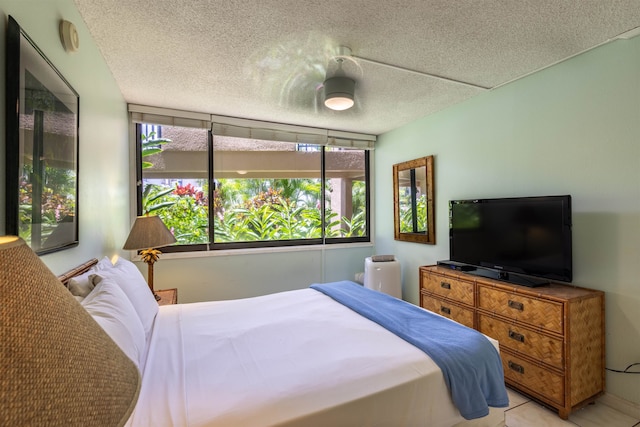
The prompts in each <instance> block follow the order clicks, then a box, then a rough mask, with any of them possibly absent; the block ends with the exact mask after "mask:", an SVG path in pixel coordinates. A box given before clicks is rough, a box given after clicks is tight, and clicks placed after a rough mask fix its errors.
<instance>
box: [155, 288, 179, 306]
mask: <svg viewBox="0 0 640 427" xmlns="http://www.w3.org/2000/svg"><path fill="white" fill-rule="evenodd" d="M156 294H157V295H158V296H159V297H160V299H159V300H158V305H170V304H177V303H178V289H176V288H173V289H161V290H159V291H156Z"/></svg>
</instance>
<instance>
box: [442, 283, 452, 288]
mask: <svg viewBox="0 0 640 427" xmlns="http://www.w3.org/2000/svg"><path fill="white" fill-rule="evenodd" d="M440 287H441V288H444V289H451V283H447V282H440Z"/></svg>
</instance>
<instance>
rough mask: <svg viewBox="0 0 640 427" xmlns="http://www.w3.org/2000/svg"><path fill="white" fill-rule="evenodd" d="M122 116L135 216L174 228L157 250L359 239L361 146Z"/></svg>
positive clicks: (365, 200)
mask: <svg viewBox="0 0 640 427" xmlns="http://www.w3.org/2000/svg"><path fill="white" fill-rule="evenodd" d="M132 117H133V119H134V120H133V121H134V123H135V129H136V140H137V153H138V155H137V159H138V165H137V168H138V177H137V183H138V185H137V193H138V195H137V200H138V214H139V215H142V214H146V213H151V214H156V215H159V216H160V217H161V218H162V220H163V221H164V222H165V224H166V225H167V227H168V228H169V229H170V230H171V231H172V232H173V233H174V235H175V237H176V239H177V241H178V242H177V243H176V245H174V246H172V247H170V248H164V249H163V251H164V252H172V251H173V252H175V251H196V250H209V249H211V250H215V249H232V248H252V247H265V246H289V245H308V244H323V243H343V242H344V243H346V242H359V241H369V234H370V233H369V230H370V220H369V191H370V188H369V152H368V150H366V149H364V148H354V147H340V146H335V145H332V146H329V145H326V144H323V143H322V142H326V141H328V140H329V139H328V138H327V136H326V135H320V136H318V135H314V134H310V135H306V134H300V133H296V134H295V136H292V135H291V133H290V132H285V133H284V134H283V133H282V132H279V131H264V130H262V131H256V130H255V129H250V128H247V127H239V126H223V125H217V124H216V123H214V124H213V126H211V127H209V126H207V127H205V126H203V124H204V123H203V122H198V121H196V122H194V123H192V122H184V121H182V122H180V124H185V123H187V124H188V126H179V125H176V123H177V121H176V120H171V121H168V120H158V121H157V122H155V123H154V122H153V121H150V120H144V119H149V118H150V119H157V118H158V116H149V115H146V117H145V116H144V115H135V114H133V115H132ZM154 121H155V120H154ZM158 122H160V123H158ZM165 123H170V124H165ZM251 123H253V122H251ZM193 124H196V126H193ZM207 124H208V123H207ZM283 139H284V141H283ZM330 141H331V142H333V143H336V141H338V142H340V141H341V140H340V139H336V138H333V139H331V140H330Z"/></svg>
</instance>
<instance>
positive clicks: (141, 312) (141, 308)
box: [93, 258, 158, 338]
mask: <svg viewBox="0 0 640 427" xmlns="http://www.w3.org/2000/svg"><path fill="white" fill-rule="evenodd" d="M101 277H105V278H106V277H109V278H111V279H113V280H114V281H115V282H116V283H117V284H118V286H120V288H121V289H122V290H123V291H124V293H125V294H126V295H127V297H128V298H129V301H130V302H131V305H133V308H134V309H135V310H136V313H138V317H139V318H140V321H141V322H142V327H143V329H144V333H145V337H146V338H148V337H149V335H150V334H151V329H152V328H153V321H154V320H155V318H156V314H158V303H157V302H156V299H155V298H154V296H153V294H152V293H151V290H150V289H149V285H147V282H146V281H145V280H144V277H143V276H142V273H140V270H138V268H137V267H136V266H135V264H133V263H132V262H131V261H127V260H126V259H124V258H118V261H117V262H116V263H115V265H114V266H113V268H110V269H107V270H104V271H100V272H99V274H98V275H97V276H96V277H95V278H94V280H93V281H94V283H95V284H96V285H97V284H98V282H99V281H100V278H101Z"/></svg>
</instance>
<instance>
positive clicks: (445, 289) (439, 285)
mask: <svg viewBox="0 0 640 427" xmlns="http://www.w3.org/2000/svg"><path fill="white" fill-rule="evenodd" d="M422 288H423V289H424V290H425V291H427V292H430V293H432V294H435V295H439V296H441V297H444V298H448V299H451V300H454V301H460V302H461V303H464V304H467V305H470V306H473V305H474V291H473V282H468V281H466V280H459V279H456V278H453V277H450V276H441V275H439V274H432V273H426V272H425V273H423V280H422Z"/></svg>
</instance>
